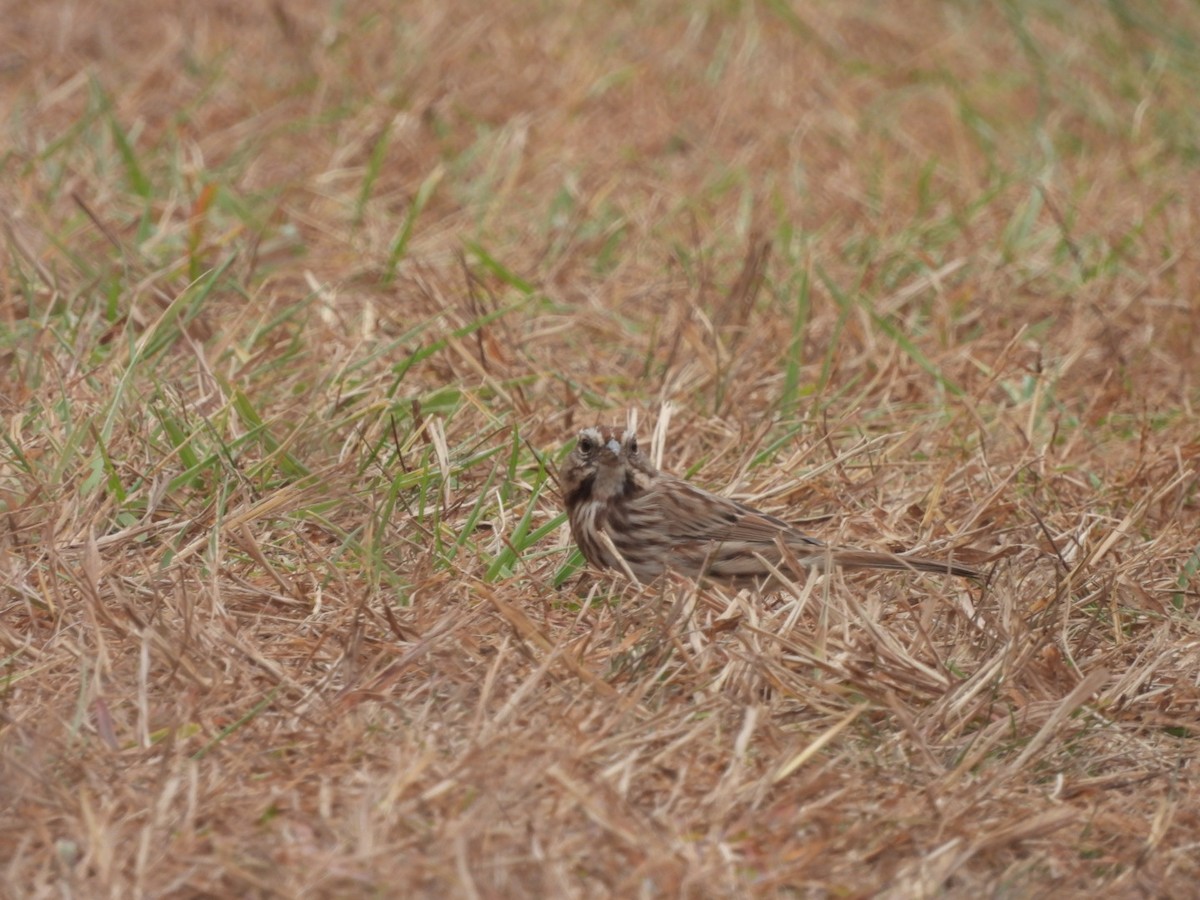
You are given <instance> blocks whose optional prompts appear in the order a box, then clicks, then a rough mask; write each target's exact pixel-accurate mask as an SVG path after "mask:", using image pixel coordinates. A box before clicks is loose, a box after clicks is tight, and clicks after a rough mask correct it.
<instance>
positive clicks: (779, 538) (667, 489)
mask: <svg viewBox="0 0 1200 900" xmlns="http://www.w3.org/2000/svg"><path fill="white" fill-rule="evenodd" d="M560 481H561V485H562V491H563V498H564V502H565V505H566V508H567V514H568V519H569V520H570V524H571V534H572V536H573V537H574V539H575V543H576V544H577V545H578V546H579V549H580V550H581V551H582V552H583V555H584V556H585V557H586V558H587V560H588V561H589V562H590V563H592V565H595V566H598V567H600V568H607V569H618V570H620V571H623V572H625V574H626V575H628V576H629V577H631V578H634V579H635V580H637V581H643V582H645V581H650V580H651V579H653V578H654V577H656V576H657V575H660V574H661V573H662V572H663V571H664V570H665V569H667V568H670V569H673V570H675V571H678V572H681V573H683V574H685V575H689V576H691V577H693V578H694V577H698V576H700V575H707V576H709V577H712V578H717V579H721V580H739V579H756V578H762V577H765V576H768V575H769V574H770V570H769V568H768V567H767V565H766V564H765V563H764V560H766V561H768V562H770V563H771V564H772V565H774V566H777V567H780V568H781V569H784V570H786V568H787V566H788V563H787V562H786V561H785V558H784V553H783V551H782V550H781V549H780V546H779V545H780V543H782V544H784V545H785V546H786V548H787V552H788V556H790V557H791V558H792V559H793V560H794V561H795V562H798V563H799V564H800V565H804V566H814V567H825V566H827V565H829V564H831V563H832V564H833V565H837V566H845V567H849V568H873V569H900V570H910V571H912V570H917V571H922V572H940V573H942V574H949V575H959V576H962V577H964V578H982V577H983V573H982V572H980V571H979V570H978V569H974V568H972V567H971V566H965V565H962V564H960V563H955V562H952V561H949V560H947V561H941V560H934V559H927V558H923V557H919V556H907V555H902V556H901V555H895V554H891V553H876V552H873V551H870V550H856V549H853V548H846V547H830V546H828V545H826V544H825V543H823V542H822V541H819V540H817V539H816V538H814V537H810V536H809V535H807V534H804V533H803V532H801V531H798V530H797V529H795V528H793V527H792V526H791V525H789V524H788V523H787V522H785V521H783V520H782V519H779V518H776V517H775V516H772V515H768V514H767V513H764V512H760V511H759V510H757V509H754V508H753V507H750V506H747V505H746V504H744V503H738V502H737V501H736V500H730V499H728V498H726V497H719V496H717V495H716V494H711V493H709V492H708V491H706V490H703V489H701V488H698V487H696V486H695V485H693V484H690V483H689V482H687V481H684V480H683V479H681V478H677V477H675V476H674V475H670V474H668V473H666V472H660V471H658V470H657V469H655V468H654V466H653V465H651V464H650V462H649V461H648V460H647V459H646V458H645V457H643V456H642V455H641V453H640V452H639V451H638V446H637V438H636V436H635V435H634V434H633V433H632V432H630V431H622V432H618V431H616V430H615V429H611V428H604V427H601V426H596V427H592V428H585V429H584V430H583V431H581V432H580V433H579V437H578V439H577V441H576V444H575V449H574V450H572V452H571V454H570V457H569V458H568V460H567V463H566V465H565V466H564V467H563V469H562V472H561V475H560Z"/></svg>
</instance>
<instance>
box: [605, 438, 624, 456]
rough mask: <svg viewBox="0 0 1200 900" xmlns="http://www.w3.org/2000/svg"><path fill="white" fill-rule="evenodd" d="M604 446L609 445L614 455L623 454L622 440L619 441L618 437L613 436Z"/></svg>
mask: <svg viewBox="0 0 1200 900" xmlns="http://www.w3.org/2000/svg"><path fill="white" fill-rule="evenodd" d="M604 446H605V447H607V448H608V449H609V450H611V451H612V453H613V456H620V455H621V442H620V441H618V440H617V439H616V438H613V439H612V440H611V441H609V442H608V443H607V444H605V445H604Z"/></svg>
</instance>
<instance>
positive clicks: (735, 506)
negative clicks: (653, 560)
mask: <svg viewBox="0 0 1200 900" xmlns="http://www.w3.org/2000/svg"><path fill="white" fill-rule="evenodd" d="M630 504H631V506H632V507H633V508H634V509H637V510H638V511H640V512H643V513H645V514H651V515H653V516H654V517H655V518H656V519H657V520H658V521H659V523H660V527H661V528H662V531H663V532H664V533H665V534H667V535H668V536H669V537H670V538H671V540H673V541H675V542H680V543H682V542H685V541H750V542H755V543H762V544H774V543H775V540H776V538H778V537H779V536H780V535H782V536H783V537H784V539H785V540H786V541H787V542H788V543H789V544H797V543H804V544H812V545H813V546H816V547H820V546H823V544H822V543H821V541H819V540H817V539H816V538H814V537H809V536H808V535H807V534H804V533H803V532H801V531H797V530H796V529H795V528H793V527H792V526H791V525H789V524H788V523H787V522H785V521H783V519H777V518H776V517H775V516H772V515H768V514H767V513H764V512H760V511H759V510H757V509H754V508H753V507H751V506H747V505H746V504H744V503H738V502H737V501H736V500H730V499H729V498H728V497H718V496H717V495H716V494H710V493H709V492H708V491H705V490H702V489H701V488H698V487H696V486H695V485H692V484H688V483H687V482H686V481H683V480H681V479H671V480H670V482H669V483H668V482H667V481H666V479H664V480H663V481H660V482H659V483H657V484H655V485H653V486H652V487H650V488H649V489H648V490H646V491H643V492H642V493H641V494H639V495H638V496H636V497H634V498H632V500H631V501H630Z"/></svg>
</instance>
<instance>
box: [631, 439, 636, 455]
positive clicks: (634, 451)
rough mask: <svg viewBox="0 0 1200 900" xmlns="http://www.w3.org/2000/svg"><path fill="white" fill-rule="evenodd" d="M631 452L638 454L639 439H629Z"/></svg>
mask: <svg viewBox="0 0 1200 900" xmlns="http://www.w3.org/2000/svg"><path fill="white" fill-rule="evenodd" d="M629 452H630V453H637V438H635V437H631V438H630V439H629Z"/></svg>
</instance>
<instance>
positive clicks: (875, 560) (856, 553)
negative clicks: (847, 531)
mask: <svg viewBox="0 0 1200 900" xmlns="http://www.w3.org/2000/svg"><path fill="white" fill-rule="evenodd" d="M822 556H823V557H827V558H828V559H829V560H831V561H832V562H833V564H834V565H835V566H841V567H843V568H846V569H898V570H904V569H907V570H909V571H916V572H937V573H938V574H941V575H958V576H959V577H961V578H974V579H975V580H976V581H982V580H983V579H984V572H982V571H981V570H979V569H976V568H975V567H974V566H967V565H963V564H962V563H956V562H954V561H953V560H949V559H944V560H943V559H929V558H928V557H923V556H907V555H901V554H896V553H876V552H874V551H872V550H854V549H852V548H848V547H847V548H830V549H829V550H828V551H827V552H826V553H825V554H822ZM814 563H816V564H818V565H820V564H822V562H821V561H818V560H814Z"/></svg>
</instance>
